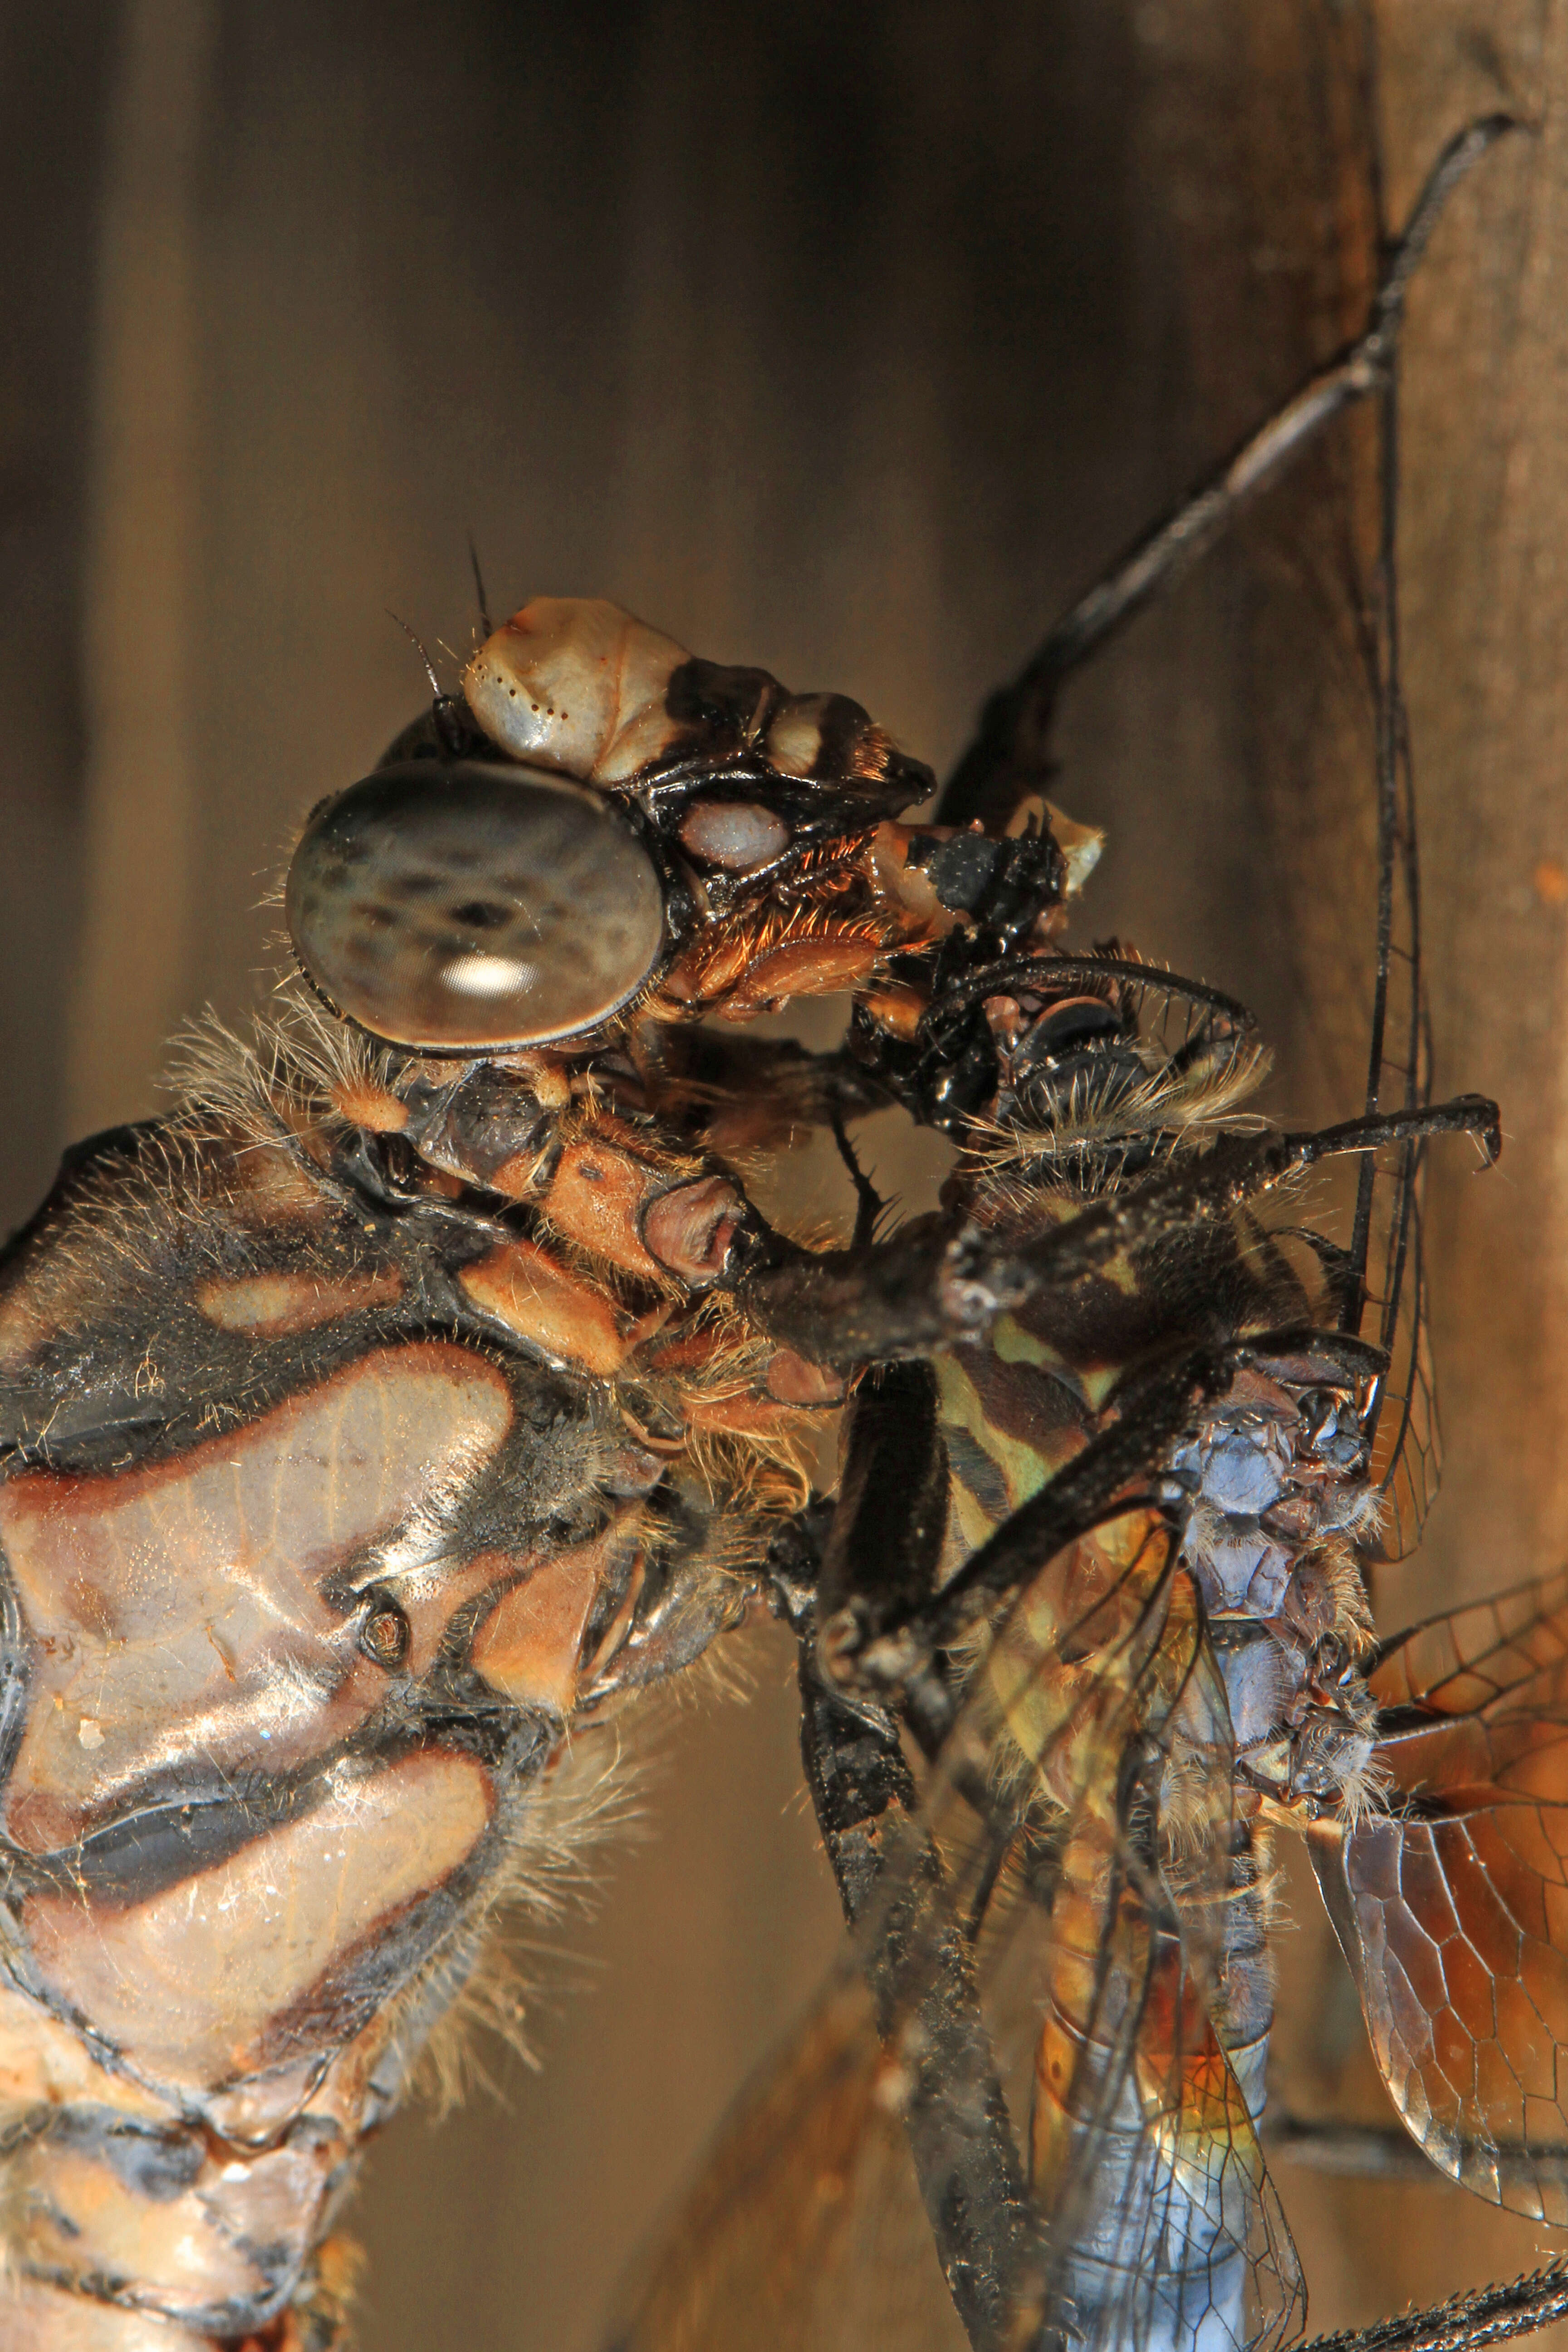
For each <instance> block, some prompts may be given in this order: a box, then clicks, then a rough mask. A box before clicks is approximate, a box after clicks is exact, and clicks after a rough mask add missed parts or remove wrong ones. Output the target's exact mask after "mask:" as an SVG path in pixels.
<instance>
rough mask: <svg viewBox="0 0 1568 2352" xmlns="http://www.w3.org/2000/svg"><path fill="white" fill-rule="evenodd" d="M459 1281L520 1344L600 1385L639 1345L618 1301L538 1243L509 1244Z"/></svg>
mask: <svg viewBox="0 0 1568 2352" xmlns="http://www.w3.org/2000/svg"><path fill="white" fill-rule="evenodd" d="M458 1280H459V1282H460V1283H461V1284H462V1286H463V1288H464V1289H465V1290H466V1291H467V1293H468V1297H470V1298H471V1299H472V1300H473V1302H474V1304H475V1306H476V1307H482V1308H483V1310H484V1311H485V1313H486V1314H488V1315H494V1316H496V1317H497V1318H499V1320H500V1321H501V1322H502V1323H504V1324H505V1325H506V1326H507V1328H508V1329H509V1330H510V1331H515V1332H516V1333H517V1335H518V1337H519V1338H520V1339H528V1340H531V1342H532V1344H533V1345H534V1346H535V1347H536V1348H541V1349H543V1351H544V1353H545V1354H546V1355H547V1356H550V1357H552V1358H553V1359H554V1360H555V1361H556V1362H558V1363H570V1364H580V1365H582V1367H583V1368H584V1370H585V1371H589V1372H592V1373H593V1374H594V1375H595V1378H597V1379H599V1380H608V1379H610V1378H612V1377H613V1376H614V1374H615V1373H616V1372H618V1371H619V1370H620V1369H621V1366H622V1365H623V1364H624V1363H625V1362H626V1357H627V1355H628V1354H629V1353H630V1350H631V1349H632V1348H633V1346H634V1345H635V1344H636V1328H637V1327H635V1326H632V1325H629V1324H627V1323H626V1320H625V1318H623V1317H622V1316H621V1315H620V1314H619V1313H618V1312H617V1310H616V1305H615V1302H614V1300H613V1299H609V1298H606V1297H605V1294H604V1292H603V1291H601V1290H598V1289H595V1286H594V1285H593V1284H592V1283H591V1282H589V1281H588V1280H587V1279H586V1278H585V1276H583V1275H580V1274H573V1273H571V1272H570V1271H569V1270H568V1269H567V1268H566V1267H565V1266H563V1265H562V1264H561V1263H560V1261H559V1260H558V1259H556V1258H553V1257H552V1255H550V1252H549V1251H548V1250H545V1249H541V1247H540V1246H539V1244H538V1243H537V1242H530V1241H515V1242H506V1243H504V1244H502V1245H501V1247H500V1249H496V1250H492V1251H491V1252H490V1254H489V1256H488V1257H482V1258H480V1259H479V1260H478V1262H477V1263H476V1264H475V1265H466V1266H465V1267H464V1268H463V1270H462V1272H461V1274H460V1275H459V1276H458Z"/></svg>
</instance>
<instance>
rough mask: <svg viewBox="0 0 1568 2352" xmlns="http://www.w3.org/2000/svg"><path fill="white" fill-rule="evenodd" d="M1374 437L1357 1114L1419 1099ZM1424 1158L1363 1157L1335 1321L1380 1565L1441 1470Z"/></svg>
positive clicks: (1406, 770)
mask: <svg viewBox="0 0 1568 2352" xmlns="http://www.w3.org/2000/svg"><path fill="white" fill-rule="evenodd" d="M1391 402H1392V394H1391V395H1390V403H1391ZM1383 431H1384V436H1385V438H1384V450H1385V464H1384V469H1383V479H1382V483H1381V497H1380V501H1379V503H1380V506H1381V517H1380V529H1379V535H1378V554H1377V561H1376V563H1375V566H1374V570H1373V597H1372V610H1371V614H1370V615H1369V617H1368V619H1367V621H1366V623H1365V624H1364V626H1363V640H1364V652H1363V658H1364V660H1365V664H1366V667H1367V673H1368V677H1369V679H1370V682H1371V686H1372V691H1373V702H1374V705H1375V710H1376V778H1377V912H1376V934H1375V939H1376V944H1375V957H1374V964H1373V997H1372V1023H1371V1042H1370V1047H1369V1053H1368V1062H1367V1078H1366V1097H1365V1102H1366V1109H1367V1111H1368V1113H1369V1114H1372V1113H1376V1112H1388V1111H1397V1110H1413V1109H1416V1108H1421V1107H1424V1106H1425V1105H1426V1104H1427V1103H1429V1102H1430V1101H1431V1099H1432V1047H1431V1025H1430V1022H1429V1018H1428V1014H1427V1008H1426V986H1425V981H1424V976H1423V971H1422V963H1421V883H1420V863H1419V858H1418V855H1417V845H1416V832H1415V772H1414V768H1413V764H1412V761H1411V752H1410V734H1409V727H1408V724H1407V720H1406V716H1405V703H1404V697H1403V689H1402V686H1401V679H1400V654H1399V624H1398V598H1397V593H1396V574H1395V561H1396V545H1395V541H1396V533H1397V521H1398V517H1397V512H1396V505H1395V499H1396V488H1395V472H1394V465H1393V461H1392V455H1391V452H1390V449H1389V443H1388V440H1387V436H1389V435H1390V434H1391V433H1392V422H1391V413H1390V412H1389V411H1386V410H1385V413H1384V418H1383ZM1424 1162H1425V1153H1424V1149H1423V1147H1422V1146H1421V1145H1420V1144H1419V1143H1417V1142H1408V1143H1405V1144H1401V1145H1399V1146H1396V1147H1395V1148H1394V1149H1393V1150H1391V1151H1389V1152H1387V1153H1384V1154H1381V1155H1378V1156H1376V1157H1373V1158H1369V1159H1367V1160H1363V1164H1362V1168H1361V1171H1360V1175H1359V1178H1358V1181H1357V1189H1356V1202H1355V1217H1354V1223H1353V1226H1352V1236H1351V1253H1350V1265H1349V1269H1348V1281H1347V1290H1346V1298H1345V1306H1344V1311H1343V1314H1342V1323H1343V1326H1344V1328H1346V1329H1349V1330H1353V1331H1355V1332H1357V1333H1358V1334H1359V1335H1360V1336H1361V1337H1362V1338H1363V1339H1370V1340H1373V1342H1374V1343H1375V1344H1376V1345H1377V1346H1378V1347H1380V1348H1382V1349H1384V1351H1385V1353H1386V1354H1387V1356H1388V1360H1389V1361H1388V1370H1387V1373H1386V1375H1385V1376H1384V1380H1383V1381H1382V1382H1381V1383H1380V1384H1379V1387H1378V1389H1377V1391H1376V1393H1375V1395H1374V1397H1373V1401H1372V1403H1371V1405H1370V1408H1369V1410H1368V1413H1367V1417H1366V1433H1367V1436H1368V1439H1369V1441H1370V1444H1371V1449H1372V1470H1373V1480H1374V1482H1375V1483H1376V1485H1377V1486H1379V1488H1380V1489H1381V1490H1382V1492H1383V1494H1384V1498H1385V1502H1386V1506H1387V1508H1386V1515H1385V1517H1384V1526H1383V1530H1382V1534H1381V1539H1380V1541H1379V1543H1378V1546H1377V1549H1378V1550H1379V1551H1380V1552H1381V1554H1382V1556H1383V1557H1384V1559H1404V1558H1405V1555H1406V1554H1407V1553H1409V1552H1411V1551H1413V1550H1414V1549H1415V1546H1416V1544H1417V1543H1418V1542H1419V1541H1420V1538H1421V1529H1422V1527H1423V1525H1424V1523H1425V1521H1426V1514H1427V1512H1428V1510H1429V1509H1430V1508H1431V1506H1432V1503H1433V1501H1434V1499H1435V1497H1436V1492H1437V1482H1438V1478H1439V1475H1440V1474H1441V1469H1442V1447H1441V1440H1440V1436H1439V1431H1438V1423H1437V1404H1436V1380H1435V1375H1434V1371H1433V1365H1432V1356H1431V1348H1430V1341H1429V1336H1428V1328H1427V1312H1426V1305H1427V1302H1426V1265H1425V1259H1424V1253H1423V1240H1422V1223H1421V1195H1422V1190H1423V1177H1424V1172H1425V1168H1424Z"/></svg>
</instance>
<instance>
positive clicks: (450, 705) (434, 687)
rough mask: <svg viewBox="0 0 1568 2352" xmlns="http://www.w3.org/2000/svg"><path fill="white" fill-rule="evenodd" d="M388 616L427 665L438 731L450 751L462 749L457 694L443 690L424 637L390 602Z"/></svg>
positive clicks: (426, 670) (426, 672)
mask: <svg viewBox="0 0 1568 2352" xmlns="http://www.w3.org/2000/svg"><path fill="white" fill-rule="evenodd" d="M386 617H387V619H388V620H389V621H395V622H396V624H397V625H398V627H399V628H400V629H401V630H402V632H403V634H404V635H405V637H406V638H407V640H408V642H409V644H410V645H411V646H413V647H414V649H415V651H416V653H417V655H418V656H419V658H420V660H421V661H422V662H423V663H424V665H425V675H426V677H427V678H428V679H429V681H430V692H431V694H432V696H433V697H434V698H435V699H434V718H435V724H436V731H437V734H438V735H439V736H440V738H441V740H442V742H443V743H444V744H445V745H446V747H447V751H451V752H453V753H456V752H458V751H461V750H462V748H463V731H462V727H461V724H460V720H459V717H458V709H459V706H458V698H457V696H456V695H455V694H446V693H444V692H443V691H442V688H441V681H440V679H439V678H438V677H437V675H436V665H435V663H434V662H433V661H432V660H431V658H430V656H429V654H428V653H427V652H426V646H425V640H424V638H423V637H421V636H420V635H418V634H417V632H416V630H414V629H413V628H411V627H410V625H409V624H408V623H407V622H406V621H405V619H404V617H403V615H402V614H401V613H395V612H394V611H393V610H392V607H391V606H390V604H389V605H388V606H387V608H386Z"/></svg>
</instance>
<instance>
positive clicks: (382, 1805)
mask: <svg viewBox="0 0 1568 2352" xmlns="http://www.w3.org/2000/svg"><path fill="white" fill-rule="evenodd" d="M489 1810H490V1790H489V1775H488V1774H487V1773H486V1772H485V1771H484V1769H482V1767H481V1766H479V1765H478V1764H476V1763H474V1762H473V1761H472V1760H471V1759H468V1758H467V1757H457V1756H444V1755H439V1754H425V1755H416V1756H410V1757H408V1758H406V1759H405V1760H404V1761H403V1762H402V1763H400V1764H396V1765H393V1766H391V1767H389V1768H388V1769H386V1770H385V1771H383V1772H378V1773H376V1774H374V1776H373V1777H371V1778H370V1779H368V1780H344V1781H343V1782H342V1784H341V1785H340V1786H339V1787H338V1788H337V1789H336V1790H334V1791H333V1792H332V1794H331V1795H330V1796H329V1797H328V1798H327V1799H326V1800H325V1801H323V1802H322V1803H321V1804H320V1805H319V1806H318V1807H317V1808H316V1810H315V1811H313V1812H310V1813H307V1814H305V1815H304V1816H303V1818H302V1819H300V1820H298V1821H295V1822H288V1823H285V1824H284V1825H282V1826H280V1827H279V1828H277V1829H274V1830H272V1831H270V1832H268V1833H267V1834H266V1835H265V1836H262V1837H258V1838H257V1839H256V1840H255V1841H254V1842H253V1843H251V1844H249V1845H247V1846H245V1847H243V1848H242V1849H241V1851H240V1852H239V1853H237V1854H233V1855H231V1856H230V1857H229V1858H228V1860H227V1861H226V1862H223V1863H219V1864H216V1865H215V1866H214V1867H213V1868H212V1869H210V1870H204V1871H199V1872H196V1873H195V1874H193V1875H192V1876H191V1877H189V1878H187V1879H184V1880H183V1881H182V1882H181V1883H180V1884H179V1885H174V1886H170V1887H167V1888H165V1889H164V1890H163V1892H162V1893H161V1894H158V1895H153V1896H151V1897H150V1898H149V1899H148V1900H147V1901H146V1902H144V1903H134V1904H129V1905H126V1906H118V1905H110V1904H105V1903H95V1902H93V1901H92V1900H91V1899H90V1897H87V1898H79V1897H73V1896H69V1895H34V1896H32V1897H30V1898H29V1900H28V1902H27V1904H26V1908H25V1911H24V1926H25V1927H26V1934H27V1937H28V1939H29V1941H30V1943H31V1946H32V1950H33V1955H34V1958H35V1959H36V1961H37V1966H38V1969H39V1970H40V1972H41V1974H42V1976H43V1979H44V1981H45V1982H46V1984H47V1986H48V1988H49V1990H50V1991H51V1992H52V1993H53V1994H54V1995H56V1997H57V1998H59V1999H61V2000H67V2001H68V2002H70V2003H71V2004H72V2005H73V2006H74V2007H75V2008H76V2009H77V2010H78V2011H79V2012H80V2013H81V2015H82V2016H83V2017H84V2018H85V2019H86V2020H87V2021H89V2024H90V2025H91V2027H92V2028H93V2030H94V2031H95V2032H99V2033H100V2034H102V2035H104V2036H105V2037H106V2038H107V2039H108V2040H109V2041H110V2042H113V2043H114V2044H115V2045H116V2047H117V2048H119V2049H121V2050H122V2051H123V2052H124V2053H126V2055H127V2056H128V2057H129V2058H130V2059H131V2060H132V2062H133V2063H135V2064H136V2065H137V2066H139V2067H140V2068H141V2069H142V2071H143V2072H146V2073H151V2074H154V2075H156V2076H161V2077H163V2079H165V2080H167V2081H169V2082H170V2083H175V2084H190V2085H195V2086H198V2087H199V2086H205V2085H213V2086H216V2084H220V2083H223V2082H225V2081H227V2080H229V2079H231V2078H233V2077H235V2076H237V2075H244V2074H251V2073H255V2072H257V2071H258V2070H259V2069H260V2068H262V2067H263V2066H264V2065H265V2064H267V2063H268V2060H269V2058H270V2057H271V2056H273V2055H274V2054H275V2053H274V2051H273V2047H272V2045H273V2043H274V2042H275V2040H276V2038H277V2034H278V2031H279V2021H283V2020H286V2019H287V2017H288V2014H289V2011H297V2010H299V2009H300V2007H301V2006H302V2005H303V2004H305V2002H306V2001H307V2000H308V1997H309V1996H310V1994H311V1993H312V1991H313V1990H315V1988H316V1987H317V1986H318V1985H319V1984H320V1983H321V1979H323V1978H324V1977H325V1976H326V1975H327V1974H328V1973H329V1971H330V1970H331V1969H332V1968H333V1967H334V1965H336V1964H338V1963H340V1962H342V1960H343V1959H344V1958H345V1957H346V1956H347V1955H348V1953H349V1952H350V1951H351V1950H352V1949H353V1948H354V1947H355V1946H357V1945H361V1944H363V1943H366V1942H368V1941H371V1940H374V1938H375V1937H377V1936H378V1935H379V1934H384V1932H385V1930H386V1927H387V1926H388V1924H389V1923H390V1922H391V1920H392V1919H393V1918H394V1917H395V1915H396V1914H397V1913H398V1912H400V1911H402V1910H403V1909H405V1907H406V1906H408V1905H409V1904H411V1903H414V1902H416V1901H417V1900H418V1898H419V1897H420V1896H421V1895H426V1894H428V1893H430V1892H431V1891H432V1890H433V1889H434V1888H436V1887H437V1886H439V1885H441V1883H442V1881H443V1880H444V1879H446V1878H447V1877H448V1876H449V1875H450V1874H451V1873H452V1872H453V1871H454V1870H455V1869H456V1868H457V1867H458V1864H459V1863H461V1862H462V1861H463V1860H464V1859H465V1858H466V1856H467V1855H468V1853H471V1852H472V1850H473V1847H474V1845H475V1844H476V1843H477V1842H478V1840H479V1838H480V1837H481V1836H482V1835H483V1833H484V1831H485V1828H486V1826H487V1824H488V1822H489ZM361 2022H362V2021H361V2020H359V2019H357V2018H356V2019H354V2020H353V2024H354V2025H358V2024H360V2023H361ZM298 2030H299V2032H300V2034H301V2035H302V2036H303V2037H304V2038H305V2040H306V2042H307V2046H310V2045H313V2046H315V2047H318V2048H330V2047H331V2042H332V2041H333V2039H335V2038H336V2037H335V2036H334V2034H333V2032H332V2029H331V2021H330V2019H325V2018H324V2019H322V2020H321V2021H319V2022H318V2023H317V2024H316V2025H315V2026H314V2027H313V2028H312V2029H310V2031H309V2032H308V2031H307V2029H306V2028H304V2027H302V2026H301V2027H300V2028H299V2029H298Z"/></svg>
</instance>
